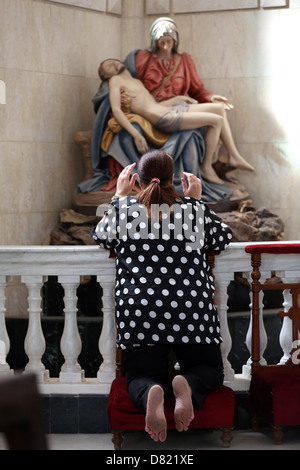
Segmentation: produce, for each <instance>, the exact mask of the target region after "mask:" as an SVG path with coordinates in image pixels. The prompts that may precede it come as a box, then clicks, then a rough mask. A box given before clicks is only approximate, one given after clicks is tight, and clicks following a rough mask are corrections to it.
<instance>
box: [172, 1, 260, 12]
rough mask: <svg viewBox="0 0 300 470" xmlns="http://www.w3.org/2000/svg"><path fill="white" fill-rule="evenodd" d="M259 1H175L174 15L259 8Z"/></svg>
mask: <svg viewBox="0 0 300 470" xmlns="http://www.w3.org/2000/svg"><path fill="white" fill-rule="evenodd" d="M258 6H259V4H258V0H173V11H174V13H193V12H202V11H218V10H236V9H248V8H258Z"/></svg>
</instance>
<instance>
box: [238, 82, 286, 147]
mask: <svg viewBox="0 0 300 470" xmlns="http://www.w3.org/2000/svg"><path fill="white" fill-rule="evenodd" d="M273 85H274V79H273V78H243V79H236V80H234V84H233V86H234V95H233V96H234V101H235V106H236V107H237V109H238V110H239V120H238V121H237V123H236V134H237V135H238V140H239V142H243V143H246V142H249V143H250V142H251V143H257V142H285V141H287V138H288V137H287V132H286V129H285V127H284V125H283V124H282V122H281V121H280V116H279V115H278V114H277V113H276V110H274V103H275V102H276V100H277V99H278V96H277V95H276V93H274V89H273Z"/></svg>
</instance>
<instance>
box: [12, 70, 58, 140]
mask: <svg viewBox="0 0 300 470" xmlns="http://www.w3.org/2000/svg"><path fill="white" fill-rule="evenodd" d="M6 80H7V100H8V104H7V105H6V118H5V122H4V139H5V140H16V141H25V142H28V141H37V142H39V141H47V142H50V141H52V142H53V141H54V142H60V141H61V140H62V124H63V123H62V117H61V103H62V99H63V97H62V78H61V76H60V75H53V74H46V73H33V72H27V71H22V70H15V69H7V70H6Z"/></svg>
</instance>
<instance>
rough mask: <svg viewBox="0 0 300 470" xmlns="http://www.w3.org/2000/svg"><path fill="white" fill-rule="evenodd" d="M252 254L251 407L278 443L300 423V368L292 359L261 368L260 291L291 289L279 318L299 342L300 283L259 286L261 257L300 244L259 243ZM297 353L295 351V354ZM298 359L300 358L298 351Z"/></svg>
mask: <svg viewBox="0 0 300 470" xmlns="http://www.w3.org/2000/svg"><path fill="white" fill-rule="evenodd" d="M245 250H246V252H247V253H250V254H251V263H252V268H253V270H252V281H253V282H252V285H251V287H252V294H253V299H252V351H251V356H252V378H251V383H250V390H249V407H250V412H251V414H252V416H253V419H254V422H255V423H256V422H257V420H258V419H262V420H264V421H265V422H267V423H270V424H271V425H272V428H273V438H274V442H275V443H276V444H280V443H281V441H282V437H283V433H282V427H283V426H287V425H289V426H293V425H299V424H300V366H299V365H297V364H293V362H292V360H289V361H288V362H287V363H286V364H284V365H270V366H261V365H260V364H259V360H260V335H259V292H260V291H262V290H265V289H281V290H283V289H290V290H291V293H292V296H293V306H292V307H291V308H290V310H289V312H287V313H284V312H280V314H279V315H280V316H285V315H288V316H289V317H290V318H291V319H292V323H293V341H295V340H297V339H298V322H299V319H300V308H299V307H298V303H297V299H298V296H299V294H300V284H299V283H289V284H286V283H278V284H260V282H259V279H260V264H261V255H262V254H264V253H266V254H273V255H274V256H278V255H280V254H290V255H291V256H292V255H293V254H295V253H300V243H296V244H295V243H293V244H290V243H289V244H258V245H248V246H247V247H246V248H245ZM292 352H294V350H293V351H292ZM297 357H300V356H299V354H298V352H297Z"/></svg>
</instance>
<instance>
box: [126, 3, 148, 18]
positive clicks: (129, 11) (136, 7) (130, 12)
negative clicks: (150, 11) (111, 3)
mask: <svg viewBox="0 0 300 470" xmlns="http://www.w3.org/2000/svg"><path fill="white" fill-rule="evenodd" d="M121 1H122V17H123V18H130V17H132V16H136V17H139V18H143V17H144V2H143V1H141V0H121Z"/></svg>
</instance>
